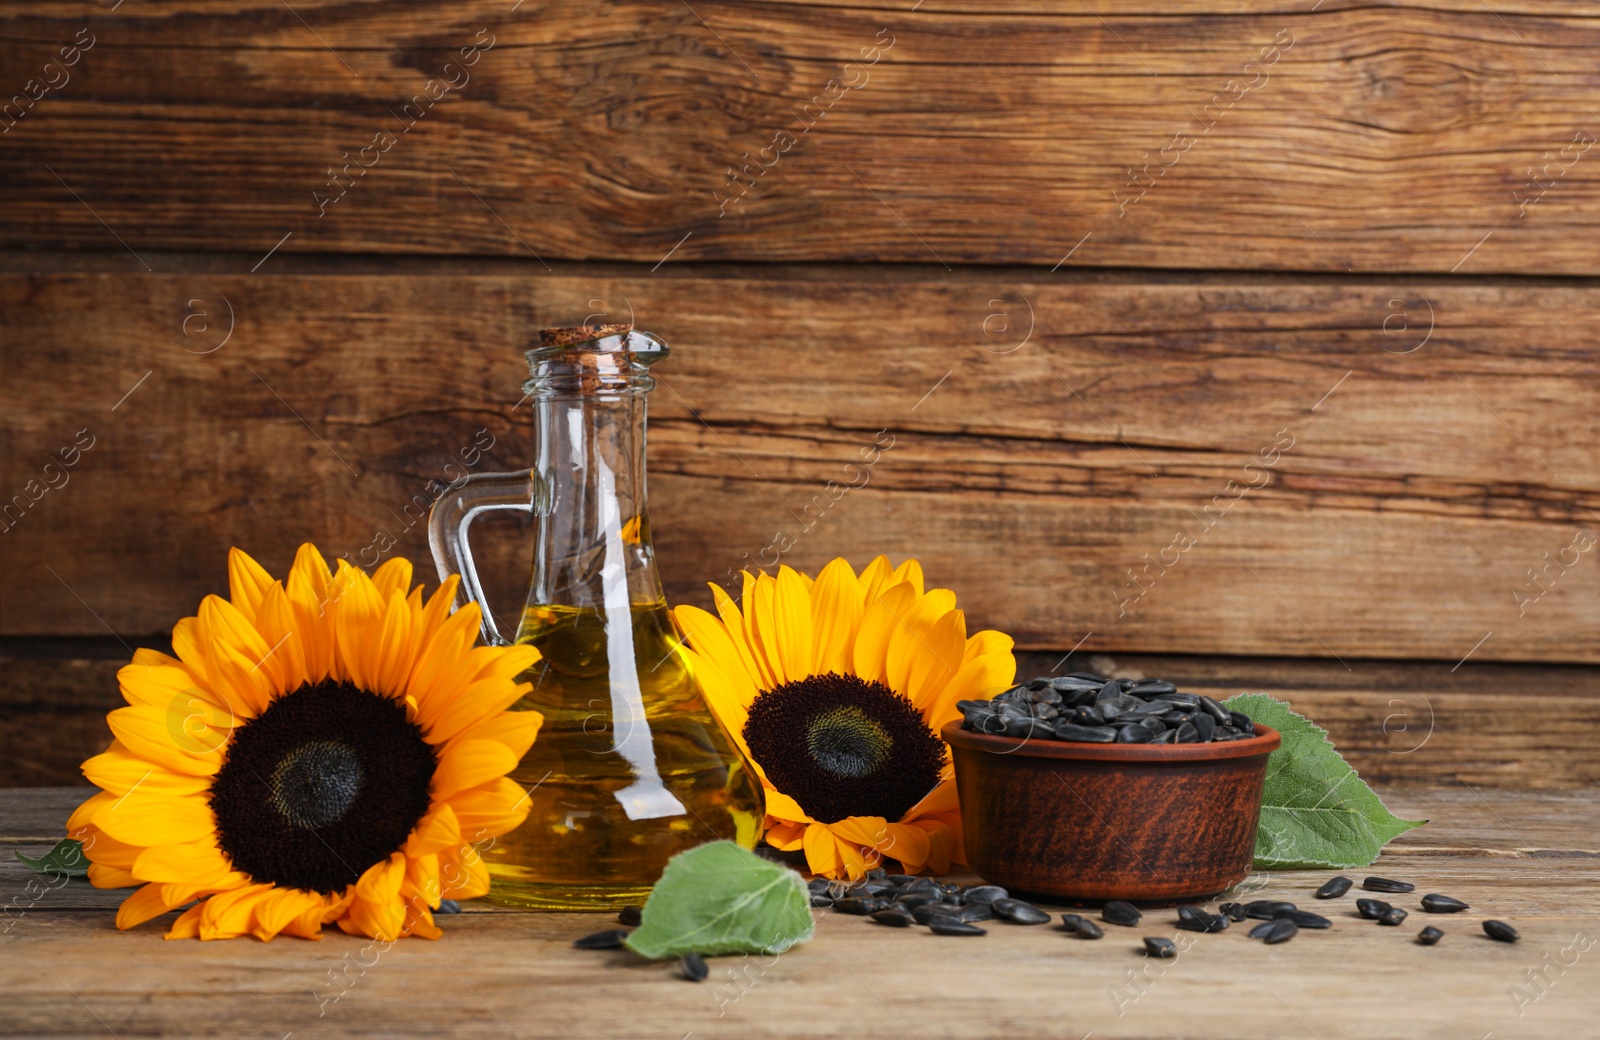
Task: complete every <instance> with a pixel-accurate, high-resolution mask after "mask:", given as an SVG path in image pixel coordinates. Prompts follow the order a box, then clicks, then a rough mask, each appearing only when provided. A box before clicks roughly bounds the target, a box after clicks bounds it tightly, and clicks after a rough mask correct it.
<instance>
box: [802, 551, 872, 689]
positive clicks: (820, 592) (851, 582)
mask: <svg viewBox="0 0 1600 1040" xmlns="http://www.w3.org/2000/svg"><path fill="white" fill-rule="evenodd" d="M865 601H866V589H865V587H864V586H863V585H862V584H861V581H860V579H858V578H857V577H856V572H855V571H853V570H851V569H850V564H849V563H848V562H847V561H846V560H844V559H843V558H842V557H841V558H839V559H836V560H834V561H832V562H831V563H829V564H828V565H827V566H826V567H824V568H822V573H821V574H819V575H817V580H816V581H815V582H814V583H813V584H812V586H811V615H812V618H813V625H814V627H813V629H812V639H813V642H812V647H813V649H812V666H813V667H814V668H815V669H816V671H817V672H819V673H825V672H838V673H840V674H844V673H847V672H849V671H850V670H851V668H852V666H853V664H854V662H853V661H852V659H851V648H852V646H853V645H854V643H855V638H856V627H857V626H858V625H860V624H861V615H862V614H863V613H864V612H865V609H866V606H865Z"/></svg>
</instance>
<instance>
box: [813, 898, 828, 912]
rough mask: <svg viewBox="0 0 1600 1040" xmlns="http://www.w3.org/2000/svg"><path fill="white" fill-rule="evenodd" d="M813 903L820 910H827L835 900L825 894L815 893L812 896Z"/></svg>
mask: <svg viewBox="0 0 1600 1040" xmlns="http://www.w3.org/2000/svg"><path fill="white" fill-rule="evenodd" d="M811 905H812V906H813V907H815V908H817V909H818V910H826V909H828V907H830V906H832V905H833V900H831V899H829V898H828V897H827V896H824V895H814V896H812V897H811Z"/></svg>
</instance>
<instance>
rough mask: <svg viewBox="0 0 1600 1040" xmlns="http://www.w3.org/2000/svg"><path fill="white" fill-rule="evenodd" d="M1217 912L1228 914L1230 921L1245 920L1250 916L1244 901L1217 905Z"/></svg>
mask: <svg viewBox="0 0 1600 1040" xmlns="http://www.w3.org/2000/svg"><path fill="white" fill-rule="evenodd" d="M1217 912H1218V913H1223V914H1227V915H1228V920H1230V921H1243V920H1244V919H1245V918H1246V917H1248V916H1250V915H1249V914H1246V913H1245V912H1244V904H1243V903H1223V904H1222V905H1220V906H1218V907H1217Z"/></svg>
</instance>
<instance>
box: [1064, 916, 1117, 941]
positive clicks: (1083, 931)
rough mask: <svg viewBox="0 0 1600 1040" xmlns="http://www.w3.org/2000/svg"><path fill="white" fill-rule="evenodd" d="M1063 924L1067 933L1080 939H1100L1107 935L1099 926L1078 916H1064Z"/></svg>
mask: <svg viewBox="0 0 1600 1040" xmlns="http://www.w3.org/2000/svg"><path fill="white" fill-rule="evenodd" d="M1061 923H1062V925H1063V926H1065V927H1066V929H1067V931H1069V932H1071V933H1073V934H1074V935H1076V936H1077V937H1078V938H1080V939H1098V938H1100V937H1101V936H1102V935H1105V934H1106V933H1105V932H1103V931H1101V930H1100V926H1099V925H1097V924H1095V923H1094V922H1093V921H1091V920H1089V919H1088V918H1087V917H1082V916H1079V915H1078V914H1062V915H1061Z"/></svg>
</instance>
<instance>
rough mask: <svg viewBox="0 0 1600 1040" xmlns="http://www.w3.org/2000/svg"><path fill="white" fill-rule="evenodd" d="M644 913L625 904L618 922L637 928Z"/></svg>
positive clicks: (618, 916)
mask: <svg viewBox="0 0 1600 1040" xmlns="http://www.w3.org/2000/svg"><path fill="white" fill-rule="evenodd" d="M830 902H831V901H830ZM811 905H812V906H816V905H817V902H816V900H815V899H813V900H812V901H811ZM643 913H644V907H641V906H625V907H623V908H622V910H621V911H620V912H619V913H618V914H617V923H618V924H625V925H627V926H628V927H630V928H637V927H638V926H639V922H640V921H641V920H643V918H642V917H641V915H642V914H643Z"/></svg>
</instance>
